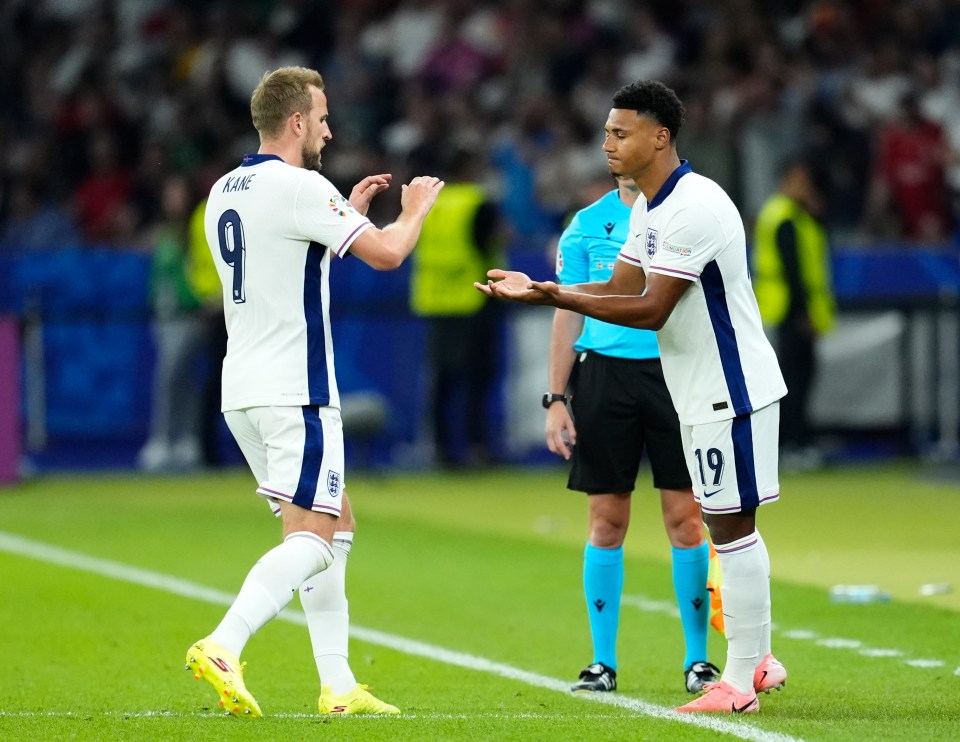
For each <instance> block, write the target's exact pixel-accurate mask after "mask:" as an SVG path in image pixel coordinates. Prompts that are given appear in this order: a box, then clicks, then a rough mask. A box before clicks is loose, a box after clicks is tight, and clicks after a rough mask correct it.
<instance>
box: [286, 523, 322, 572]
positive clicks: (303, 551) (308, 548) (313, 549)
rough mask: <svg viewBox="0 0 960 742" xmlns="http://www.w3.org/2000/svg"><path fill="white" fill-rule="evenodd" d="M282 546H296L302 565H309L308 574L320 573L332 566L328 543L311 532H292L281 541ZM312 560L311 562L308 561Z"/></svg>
mask: <svg viewBox="0 0 960 742" xmlns="http://www.w3.org/2000/svg"><path fill="white" fill-rule="evenodd" d="M283 542H284V544H296V546H297V547H298V553H299V554H300V555H301V558H302V560H303V562H302V563H303V564H305V565H306V564H308V563H310V564H311V566H312V567H313V570H312V571H310V574H316V573H317V572H322V571H323V570H325V569H326V568H327V567H329V566H330V565H331V564H333V550H332V549H331V548H330V543H329V542H327V541H326V540H324V539H323V538H321V537H320V536H318V535H317V534H315V533H312V532H311V531H294V532H293V533H291V534H288V535H287V536H286V537H284V539H283ZM308 560H312V562H310V561H308Z"/></svg>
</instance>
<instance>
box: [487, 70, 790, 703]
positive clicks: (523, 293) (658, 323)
mask: <svg viewBox="0 0 960 742" xmlns="http://www.w3.org/2000/svg"><path fill="white" fill-rule="evenodd" d="M682 122H683V105H682V104H681V102H680V100H679V99H678V98H677V96H676V94H675V93H674V92H673V90H671V89H670V88H668V87H666V86H665V85H663V84H662V83H659V82H655V81H639V82H636V83H632V84H630V85H627V86H624V87H623V88H621V89H620V90H619V91H617V93H616V94H615V95H614V97H613V108H612V109H611V110H610V114H609V116H608V117H607V122H606V125H605V127H604V129H605V132H606V133H605V136H604V143H603V151H604V152H605V153H606V155H607V160H608V162H609V165H610V172H611V173H612V174H613V175H619V176H626V177H629V178H632V179H633V181H634V182H635V183H636V184H637V186H638V187H639V188H640V191H641V193H642V194H643V198H638V199H637V202H636V203H635V204H634V206H633V209H632V211H631V215H630V235H629V237H628V238H627V241H626V243H625V244H624V246H623V249H622V250H621V252H620V255H619V258H618V260H617V264H616V266H615V267H614V270H613V273H612V275H611V276H610V278H609V279H607V280H606V281H597V282H592V283H581V284H575V285H572V286H559V285H557V284H556V283H554V282H552V281H549V282H535V281H531V280H530V278H529V277H528V276H526V275H524V274H523V273H519V272H517V271H503V270H493V271H490V272H489V273H488V274H487V275H488V276H489V278H490V279H491V280H488V281H487V282H486V283H485V284H480V283H478V284H476V286H477V288H478V289H479V290H481V291H483V292H485V293H488V294H490V295H491V296H498V297H501V298H503V299H511V300H513V301H518V302H521V303H525V304H540V305H552V306H555V307H558V308H560V309H568V310H571V311H574V312H579V313H580V314H584V315H586V316H588V317H594V318H596V319H600V320H604V321H606V322H612V323H614V324H619V325H624V326H627V327H637V328H646V329H652V330H656V331H657V340H658V342H659V345H660V356H661V360H662V363H663V375H664V378H665V380H666V382H667V388H668V389H669V390H670V396H671V397H672V399H673V403H674V406H675V407H676V408H677V413H678V416H679V418H680V432H681V437H682V441H683V450H684V454H685V455H686V459H687V467H688V468H689V470H690V475H691V479H692V480H693V486H694V496H695V497H696V499H697V501H698V502H699V503H700V508H701V510H702V512H703V516H704V521H705V522H706V524H707V527H708V528H709V530H710V535H711V537H712V539H713V542H714V545H715V546H716V550H717V553H718V554H719V557H720V565H721V568H722V570H723V587H722V588H721V590H722V597H723V614H724V623H725V628H726V636H727V662H726V665H725V667H724V669H723V674H722V676H721V679H720V681H719V682H718V683H716V684H710V685H707V692H706V693H705V694H704V695H702V696H700V697H699V698H697V699H695V700H693V701H691V702H690V703H687V704H685V705H683V706H681V707H679V708H678V709H677V710H678V711H682V712H691V711H710V712H721V713H723V712H725V713H731V712H732V713H746V712H754V711H757V710H759V708H760V702H759V699H758V698H757V691H769V690H770V689H771V688H779V687H781V686H782V685H783V683H784V681H785V680H786V676H787V673H786V670H785V669H784V667H783V665H782V664H780V663H779V662H778V661H777V660H776V659H774V657H773V655H772V654H771V651H770V559H769V556H768V555H767V548H766V545H765V544H764V542H763V539H762V538H761V536H760V533H759V531H758V530H757V526H756V512H757V508H758V507H759V506H760V505H763V504H766V503H769V502H773V501H774V500H776V499H778V498H779V496H780V484H779V481H778V477H777V438H778V432H777V431H778V425H779V413H780V407H779V400H780V398H781V397H783V396H784V394H786V385H785V384H784V382H783V376H782V374H781V373H780V367H779V365H778V364H777V358H776V355H775V354H774V352H773V348H772V347H771V346H770V343H769V342H768V341H767V338H766V336H765V335H764V333H763V328H762V326H761V323H760V313H759V310H758V309H757V301H756V298H755V297H754V294H753V289H752V288H751V285H750V277H749V274H748V271H747V252H746V239H745V236H744V228H743V221H742V220H741V218H740V214H739V213H738V212H737V209H736V207H735V206H734V204H733V202H732V201H731V200H730V198H729V196H727V194H726V193H724V191H723V189H721V188H720V187H719V186H718V185H717V184H716V183H714V182H713V181H711V180H709V179H707V178H704V177H701V176H700V175H697V174H696V173H694V172H693V170H692V168H691V167H690V164H689V163H687V162H686V161H685V160H680V158H679V157H678V155H677V144H676V142H677V134H678V133H679V131H680V126H681V124H682ZM493 279H495V280H493Z"/></svg>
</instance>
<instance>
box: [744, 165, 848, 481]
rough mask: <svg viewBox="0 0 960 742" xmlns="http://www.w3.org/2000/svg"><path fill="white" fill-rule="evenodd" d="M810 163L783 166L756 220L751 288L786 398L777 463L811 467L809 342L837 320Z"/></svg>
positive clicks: (812, 360) (812, 369)
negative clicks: (767, 330)
mask: <svg viewBox="0 0 960 742" xmlns="http://www.w3.org/2000/svg"><path fill="white" fill-rule="evenodd" d="M814 172H815V171H814V169H813V166H812V165H811V163H809V162H807V161H806V160H804V159H802V158H796V159H793V160H790V161H789V162H787V163H786V165H784V166H783V168H782V170H781V175H780V187H779V190H778V191H777V193H775V194H773V195H772V196H771V197H770V198H769V199H768V200H767V202H766V203H765V204H764V206H763V208H762V209H761V210H760V214H759V216H758V217H757V224H756V229H755V235H754V244H753V255H752V273H753V276H752V278H753V289H754V292H755V293H756V295H757V303H758V305H759V306H760V316H761V317H762V318H763V322H764V324H765V325H766V326H767V327H769V328H771V330H772V332H771V334H772V335H774V337H773V338H772V340H773V341H774V347H775V348H776V350H777V357H778V359H779V361H780V368H781V370H782V371H783V376H784V380H785V381H786V382H787V389H788V392H787V396H786V397H784V398H783V399H782V400H781V402H780V445H781V448H782V449H783V455H782V456H781V461H782V462H783V463H784V465H785V466H786V467H787V468H791V467H793V468H812V467H813V466H816V465H817V464H818V463H819V453H818V452H817V451H816V449H814V448H813V447H812V446H811V434H810V424H809V411H808V407H809V400H810V392H811V390H812V387H813V380H814V377H815V373H816V347H815V344H816V339H817V337H818V336H820V335H822V334H824V333H826V332H829V331H830V330H831V329H832V328H833V325H834V323H835V321H836V304H835V301H834V297H833V290H832V286H831V277H830V276H831V271H830V254H829V246H828V243H827V233H826V231H825V230H824V228H823V226H822V225H821V223H820V222H819V220H818V219H817V217H816V214H817V213H819V212H820V211H821V209H822V197H821V195H820V192H819V190H818V188H817V182H816V179H815V174H814Z"/></svg>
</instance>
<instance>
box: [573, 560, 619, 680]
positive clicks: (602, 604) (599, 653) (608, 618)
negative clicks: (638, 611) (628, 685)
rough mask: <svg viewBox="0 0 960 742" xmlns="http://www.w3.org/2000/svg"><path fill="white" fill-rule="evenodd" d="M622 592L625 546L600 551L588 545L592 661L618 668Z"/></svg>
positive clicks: (585, 578) (585, 585)
mask: <svg viewBox="0 0 960 742" xmlns="http://www.w3.org/2000/svg"><path fill="white" fill-rule="evenodd" d="M622 592H623V547H622V546H621V547H618V548H616V549H600V548H597V547H596V546H593V545H592V544H589V543H588V544H587V547H586V549H585V550H584V553H583V593H584V597H585V598H586V601H587V614H588V615H589V617H590V634H591V636H592V637H593V661H594V662H595V663H602V664H604V665H606V666H607V667H609V668H611V669H613V670H616V669H617V627H618V625H619V623H620V594H621V593H622Z"/></svg>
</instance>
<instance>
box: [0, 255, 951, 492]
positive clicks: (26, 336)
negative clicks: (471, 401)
mask: <svg viewBox="0 0 960 742" xmlns="http://www.w3.org/2000/svg"><path fill="white" fill-rule="evenodd" d="M523 267H525V268H527V269H528V270H529V272H530V273H531V274H532V275H535V276H537V277H546V276H547V275H549V271H550V269H549V267H548V266H546V264H545V263H544V265H543V266H542V267H540V268H538V267H536V266H523ZM148 273H149V258H148V256H146V255H143V254H140V253H132V252H123V251H118V250H115V249H102V250H98V249H91V248H85V249H76V250H61V251H56V252H50V253H44V252H30V253H22V254H12V253H3V254H0V315H2V316H4V317H6V318H7V319H5V320H3V322H2V324H0V343H2V344H3V345H2V348H0V359H2V368H0V397H2V400H0V401H2V405H3V407H2V409H3V411H4V415H3V423H2V424H3V430H2V431H0V478H2V477H3V476H4V473H5V472H6V471H7V469H6V468H4V467H8V466H9V459H10V457H11V456H13V457H16V456H18V455H19V447H20V445H21V441H22V445H23V447H24V449H25V450H26V451H27V452H28V453H31V452H33V453H42V452H47V453H48V454H49V453H50V452H55V451H56V450H58V448H59V449H66V448H71V447H72V448H74V449H76V448H77V446H80V447H81V448H83V450H85V451H87V452H96V453H97V455H94V456H91V457H90V460H91V461H92V460H94V459H96V458H97V456H101V457H102V459H103V462H104V463H105V464H112V465H114V466H125V465H133V462H134V461H135V454H136V450H137V449H138V448H139V446H140V445H142V443H143V442H144V439H145V438H146V435H147V428H148V422H149V415H150V404H151V400H152V393H151V383H152V376H153V364H154V349H153V345H152V339H151V334H150V319H151V318H150V313H149V306H148V294H147V285H148ZM834 275H835V279H836V290H837V296H838V301H839V304H840V306H841V310H842V313H841V323H840V328H839V329H838V332H837V333H836V334H835V337H834V338H833V339H832V340H829V341H828V342H827V343H825V344H824V348H822V349H821V351H822V353H823V354H824V356H825V365H824V372H823V373H822V374H821V378H820V380H819V390H818V393H817V395H816V396H817V399H818V400H819V401H817V402H815V410H814V417H815V422H819V423H820V424H822V425H828V426H835V427H841V428H842V427H856V428H872V427H877V428H889V427H897V428H901V429H902V430H903V431H904V432H906V433H908V434H909V436H910V437H911V438H912V439H913V440H914V441H916V442H917V443H918V444H923V445H928V446H935V447H937V448H938V449H940V450H941V451H942V452H943V453H945V454H948V455H955V454H956V447H957V443H956V441H957V428H958V426H960V421H958V416H960V380H958V379H960V371H958V365H960V349H958V333H960V328H958V315H957V311H958V306H957V300H958V297H960V261H958V256H957V254H956V253H955V252H953V251H947V250H934V249H922V248H919V247H916V246H905V245H896V244H892V245H881V246H875V247H871V248H870V249H863V248H861V247H857V248H854V247H849V248H844V247H843V246H841V247H839V248H838V249H837V250H836V253H835V265H834ZM408 281H409V273H408V271H407V269H406V267H404V268H402V269H401V270H399V271H395V272H385V273H381V272H376V271H370V270H367V269H365V268H364V267H363V266H361V265H359V261H350V260H347V261H343V263H338V265H337V266H336V270H335V271H334V272H333V274H332V291H333V294H334V301H333V310H332V314H333V322H334V337H335V342H336V345H337V370H338V380H339V382H340V386H341V389H342V391H343V393H344V395H345V396H346V397H347V398H351V397H353V398H357V399H361V400H363V399H366V400H369V399H370V398H375V399H377V400H382V401H383V405H384V409H383V410H382V413H383V425H382V429H378V430H377V431H374V432H375V433H376V436H377V438H376V440H372V441H368V444H369V445H370V450H368V452H367V454H368V455H374V456H376V457H378V458H379V459H380V460H381V463H385V464H390V465H413V466H415V465H416V464H417V460H418V453H417V446H418V445H419V442H421V441H423V440H424V439H425V435H424V431H423V430H422V426H423V421H424V419H425V418H426V415H425V412H426V410H425V404H426V402H425V399H426V397H427V394H426V393H427V385H428V384H429V379H428V378H427V377H426V375H425V364H424V347H425V340H424V335H425V333H424V328H423V326H422V324H421V323H420V321H419V320H417V319H415V318H412V317H411V316H410V314H409V312H408V309H407V286H408ZM549 320H550V313H549V312H514V313H512V314H511V315H510V319H509V327H508V328H507V331H506V332H505V333H504V335H503V347H501V348H499V349H496V350H495V352H498V353H499V354H500V356H501V357H502V358H503V364H502V371H501V374H502V377H503V378H502V379H501V381H502V387H501V389H502V394H501V398H502V405H501V410H500V411H499V412H498V411H496V410H492V411H491V414H493V415H498V414H501V415H502V418H503V420H502V422H503V429H504V435H503V448H504V450H503V451H501V452H500V454H501V458H503V459H505V460H515V461H523V460H524V458H525V457H526V456H527V455H528V454H532V453H533V452H538V451H539V452H541V453H542V451H543V440H542V435H543V433H542V427H543V426H542V411H541V410H539V406H538V405H539V401H538V400H539V395H540V393H542V388H541V387H542V386H543V384H544V383H545V381H544V380H545V379H546V362H547V358H546V352H547V351H546V338H548V337H549ZM18 367H19V368H20V373H19V374H18V373H17V369H18ZM19 379H22V383H19ZM371 395H372V397H371ZM17 410H19V414H18V413H17ZM346 412H347V410H345V413H346ZM818 417H819V419H817V418H818ZM8 428H10V430H8ZM17 429H19V432H20V437H19V438H18V436H17V435H15V434H13V433H11V430H14V431H15V432H16V430H17Z"/></svg>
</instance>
